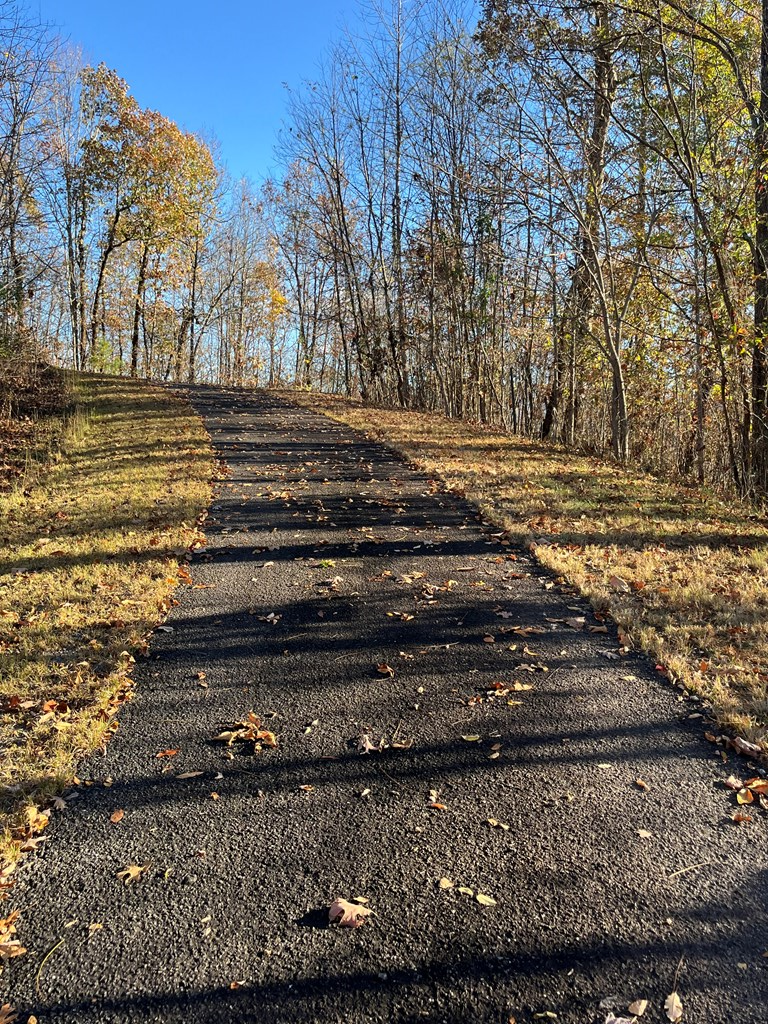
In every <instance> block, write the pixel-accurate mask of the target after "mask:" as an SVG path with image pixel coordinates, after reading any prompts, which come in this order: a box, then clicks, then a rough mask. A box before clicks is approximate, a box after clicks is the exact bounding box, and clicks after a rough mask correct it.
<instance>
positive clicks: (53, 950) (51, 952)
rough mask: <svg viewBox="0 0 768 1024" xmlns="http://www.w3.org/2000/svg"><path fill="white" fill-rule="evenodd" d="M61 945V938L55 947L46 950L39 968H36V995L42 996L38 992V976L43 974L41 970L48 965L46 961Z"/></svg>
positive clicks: (62, 942)
mask: <svg viewBox="0 0 768 1024" xmlns="http://www.w3.org/2000/svg"><path fill="white" fill-rule="evenodd" d="M63 945H64V939H63V938H61V939H59V941H58V942H57V943H56V945H55V946H54V947H53V948H52V949H49V950H48V952H47V953H46V954H45V956H44V957H43V959H42V962H41V964H40V966H39V967H38V968H37V974H36V975H35V988H36V989H37V994H38V995H42V992H41V991H40V975H41V974H42V972H43V968H44V967H45V965H46V964H47V963H48V961H49V960H50V958H51V957H52V956H53V954H54V953H55V952H56V950H57V949H58V948H59V946H63Z"/></svg>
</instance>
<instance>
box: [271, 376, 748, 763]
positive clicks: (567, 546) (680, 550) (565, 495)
mask: <svg viewBox="0 0 768 1024" xmlns="http://www.w3.org/2000/svg"><path fill="white" fill-rule="evenodd" d="M284 397H286V398H288V399H290V400H293V401H294V402H296V403H298V404H302V405H305V406H307V407H309V408H312V409H315V410H318V411H321V412H324V413H326V414H328V415H330V416H332V417H333V418H334V419H337V420H340V421H341V422H343V423H346V424H348V425H350V426H352V427H355V428H356V429H358V430H362V431H364V432H366V433H367V434H369V435H370V436H371V437H374V438H376V439H377V440H381V441H384V442H386V443H387V444H389V445H392V446H393V447H395V448H397V449H398V450H400V451H401V452H402V453H403V454H405V455H406V456H408V457H409V458H410V459H412V460H413V461H414V462H415V463H417V464H418V465H419V466H420V467H421V468H423V469H424V470H426V471H427V472H428V473H430V474H433V475H435V476H438V477H440V478H441V479H443V480H444V481H446V483H447V484H448V485H449V486H450V487H451V488H452V489H454V490H457V491H459V492H460V493H462V494H465V495H466V496H467V497H468V498H470V499H471V500H473V501H475V502H476V503H477V504H478V505H479V507H480V508H481V510H482V511H483V513H484V514H485V515H487V516H488V517H489V518H490V519H492V520H493V521H495V522H498V523H499V524H500V525H502V526H503V527H504V528H505V529H506V530H507V531H508V534H509V537H510V539H511V540H513V541H515V542H519V543H524V544H529V545H530V546H531V548H532V550H533V551H534V553H535V555H536V557H537V559H538V560H539V561H540V562H541V563H542V564H543V565H545V566H547V567H548V568H549V569H552V570H553V571H554V572H556V573H557V574H559V575H560V576H562V577H563V579H564V580H565V581H567V582H568V583H570V584H572V585H573V586H575V587H577V588H578V589H579V590H580V591H581V592H582V593H583V594H584V595H585V596H587V597H588V598H589V599H590V601H591V602H592V605H593V607H594V608H595V610H596V611H597V612H598V613H601V614H607V615H610V617H612V618H613V619H614V620H615V621H616V622H617V623H618V625H619V627H620V630H621V634H622V639H623V641H624V642H625V645H626V646H631V647H637V648H639V649H641V650H643V651H645V652H646V653H648V654H649V655H651V657H653V658H654V659H655V660H656V661H657V662H659V663H660V664H661V665H662V666H663V667H664V668H665V669H666V670H667V671H668V673H669V674H670V676H671V677H672V678H673V679H676V680H680V681H681V682H683V683H684V684H685V685H686V686H687V687H689V688H690V689H691V690H694V691H695V692H697V693H699V694H701V696H702V697H703V698H704V699H705V701H706V702H707V704H708V705H709V706H710V707H711V709H712V714H713V717H714V718H715V720H716V721H717V722H718V724H719V725H720V726H722V727H724V728H726V729H730V730H733V731H735V732H737V733H739V734H740V735H742V736H744V737H745V738H747V739H749V740H751V741H752V742H756V743H759V744H760V745H761V746H762V747H763V749H764V751H766V752H767V753H768V586H767V585H766V584H768V521H767V520H766V518H765V516H763V515H760V514H758V512H757V511H756V510H755V509H754V508H751V507H749V506H746V505H740V504H739V503H738V502H736V501H731V502H729V503H727V504H726V503H725V502H723V501H722V500H720V499H719V498H718V497H716V496H715V495H712V494H709V493H707V492H705V491H703V490H699V489H694V488H689V487H684V486H680V485H677V484H673V483H669V482H664V481H660V480H658V479H656V478H654V477H651V476H649V475H647V474H643V473H639V472H634V471H632V470H625V469H622V468H621V467H619V466H617V465H616V464H614V463H610V462H606V461H602V460H599V459H596V458H592V457H589V456H584V455H579V454H577V453H575V452H572V451H569V450H567V449H565V448H562V447H558V446H556V445H551V444H544V443H541V442H536V441H531V440H528V439H526V438H520V437H516V436H513V435H510V434H506V433H503V432H501V431H499V430H496V429H492V428H484V427H482V426H478V425H474V424H470V423H465V422H460V421H457V420H450V419H447V418H446V417H443V416H440V415H437V414H433V413H428V414H426V413H416V412H403V411H397V410H388V409H379V408H376V409H374V408H371V407H365V406H364V405H362V404H360V403H358V402H354V401H350V400H347V399H342V398H339V397H337V396H328V395H318V394H306V393H302V392H285V393H284ZM625 588H628V592H624V590H625Z"/></svg>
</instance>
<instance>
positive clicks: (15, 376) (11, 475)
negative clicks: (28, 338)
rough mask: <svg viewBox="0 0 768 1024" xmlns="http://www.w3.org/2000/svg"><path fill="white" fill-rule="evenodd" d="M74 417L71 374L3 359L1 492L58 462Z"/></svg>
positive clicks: (0, 375) (0, 386)
mask: <svg viewBox="0 0 768 1024" xmlns="http://www.w3.org/2000/svg"><path fill="white" fill-rule="evenodd" d="M74 413H75V406H74V401H73V394H72V386H71V373H69V372H68V371H65V370H60V369H57V368H56V367H53V366H47V365H45V364H43V363H28V362H21V361H18V360H9V359H0V492H2V491H8V490H10V489H11V488H12V487H15V486H20V487H25V486H28V485H29V484H31V483H32V482H33V480H34V479H35V477H36V475H37V474H38V473H39V472H40V471H41V470H42V469H43V468H44V467H45V466H46V465H47V464H48V463H49V462H50V461H51V460H52V459H53V458H54V457H55V455H56V453H57V451H58V449H59V448H60V446H61V443H62V439H63V436H64V433H65V431H66V429H67V426H68V424H69V421H70V419H71V417H72V416H73V415H74Z"/></svg>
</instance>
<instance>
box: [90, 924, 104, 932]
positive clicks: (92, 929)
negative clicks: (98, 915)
mask: <svg viewBox="0 0 768 1024" xmlns="http://www.w3.org/2000/svg"><path fill="white" fill-rule="evenodd" d="M103 927H104V925H103V924H102V923H101V922H100V921H93V922H92V923H91V924H89V925H88V934H89V935H95V934H96V932H100V931H101V929H102V928H103Z"/></svg>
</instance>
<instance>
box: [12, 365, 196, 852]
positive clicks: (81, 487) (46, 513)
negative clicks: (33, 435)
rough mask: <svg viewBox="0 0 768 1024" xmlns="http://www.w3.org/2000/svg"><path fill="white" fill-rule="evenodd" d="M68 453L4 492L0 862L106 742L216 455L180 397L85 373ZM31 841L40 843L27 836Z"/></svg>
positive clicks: (174, 577)
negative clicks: (81, 762)
mask: <svg viewBox="0 0 768 1024" xmlns="http://www.w3.org/2000/svg"><path fill="white" fill-rule="evenodd" d="M78 391H79V396H78V416H77V417H76V420H75V423H74V426H73V427H72V428H71V429H70V430H69V431H68V433H67V435H66V437H65V442H64V449H63V452H62V457H61V459H60V461H59V463H58V464H57V465H54V466H53V467H51V468H50V469H49V470H48V471H47V472H45V473H44V474H43V475H42V477H41V479H40V480H39V482H38V483H37V484H36V485H34V486H32V487H31V488H29V489H27V490H25V491H22V490H21V489H20V488H16V489H15V490H14V491H13V492H12V493H9V494H6V495H3V496H1V497H0V745H1V746H2V766H1V769H0V786H2V789H0V828H1V830H2V833H1V837H0V858H2V861H3V863H4V864H5V865H6V867H8V866H9V865H12V863H13V861H14V860H15V858H16V857H17V856H18V854H19V851H20V849H21V848H22V847H23V845H24V844H25V843H26V844H27V845H30V837H34V834H35V833H36V832H38V831H40V830H41V829H42V828H43V827H44V825H45V824H46V823H47V814H46V813H41V811H40V810H39V808H40V807H41V806H42V805H43V804H44V803H45V802H46V801H48V800H50V798H51V797H52V796H54V795H55V794H56V793H58V792H60V791H61V790H62V789H63V787H65V786H66V785H68V784H69V783H71V781H72V779H73V777H74V774H75V771H76V766H77V762H78V759H79V758H81V757H82V756H83V755H85V754H87V753H89V752H91V751H93V750H96V749H98V748H100V747H103V746H104V744H105V743H106V741H107V739H108V738H109V735H110V733H111V732H113V731H114V730H115V729H116V728H117V722H116V720H115V717H114V716H115V713H116V711H117V710H118V708H119V707H120V705H121V704H122V703H123V702H124V701H125V700H127V699H129V698H130V695H131V687H132V683H131V668H132V664H133V659H134V655H135V654H136V653H137V652H140V651H143V650H144V649H145V647H146V642H147V636H148V634H149V632H150V631H151V630H152V628H153V627H154V626H155V625H156V623H157V622H158V620H159V619H160V618H161V617H162V616H163V615H164V614H165V613H166V612H167V610H168V609H169V607H170V605H171V603H172V601H173V598H172V597H171V595H172V592H173V590H174V588H175V587H176V586H177V584H178V582H179V579H180V578H181V579H182V581H183V578H184V576H185V575H186V574H185V572H184V569H183V568H182V569H181V571H179V560H180V559H181V560H183V556H184V554H185V553H186V551H187V549H188V548H189V547H190V545H192V544H194V543H196V542H197V539H198V537H199V533H198V531H197V527H196V522H197V520H198V517H199V515H200V513H201V512H202V510H203V509H204V508H205V507H206V506H207V504H208V501H209V498H210V486H211V484H210V481H211V478H212V476H213V460H212V456H211V451H210V445H209V443H208V438H207V434H206V432H205V430H204V427H203V425H202V422H201V421H200V419H199V417H197V416H196V415H195V414H194V413H193V412H192V410H191V408H190V407H189V405H188V404H187V403H186V402H184V401H183V400H182V399H180V398H177V397H175V396H173V395H171V394H169V393H168V392H166V391H162V390H161V389H159V388H157V387H153V386H150V385H147V384H143V383H140V382H137V381H130V380H127V379H115V378H104V377H91V376H88V377H82V378H80V380H79V382H78ZM31 845H32V846H34V839H32V843H31Z"/></svg>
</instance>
